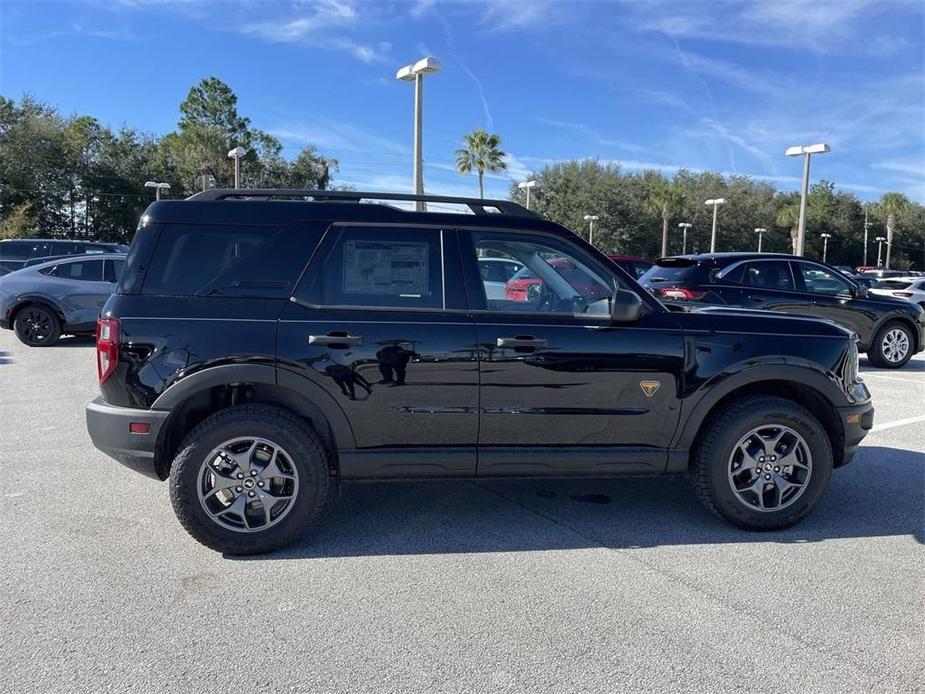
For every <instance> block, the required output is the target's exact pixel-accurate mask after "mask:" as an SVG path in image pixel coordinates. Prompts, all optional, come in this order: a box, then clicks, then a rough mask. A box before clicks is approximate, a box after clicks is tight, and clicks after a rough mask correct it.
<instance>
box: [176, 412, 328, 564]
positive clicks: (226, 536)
mask: <svg viewBox="0 0 925 694" xmlns="http://www.w3.org/2000/svg"><path fill="white" fill-rule="evenodd" d="M247 436H255V437H260V438H264V439H267V440H269V441H272V442H274V443H275V444H277V445H279V446H280V447H282V448H283V449H285V451H286V452H287V453H288V454H289V457H290V458H291V460H292V465H293V466H294V468H295V469H296V472H297V473H298V480H299V482H298V490H297V493H296V495H295V498H294V500H293V501H292V502H291V503H292V508H291V509H289V511H288V512H287V514H286V515H285V517H284V518H282V519H281V520H280V521H279V522H278V523H277V524H276V525H273V526H271V527H269V528H267V529H266V530H262V531H261V530H257V531H251V532H235V531H234V530H229V529H227V528H225V527H223V526H222V525H221V524H219V523H218V522H216V521H214V520H212V519H211V518H210V516H209V515H208V513H207V512H206V510H205V508H203V503H202V502H200V500H199V495H198V493H197V485H198V483H199V472H200V468H201V466H202V464H203V463H204V461H205V459H206V457H207V456H209V454H210V453H211V452H212V451H213V450H214V449H215V448H216V447H217V446H219V445H221V444H223V443H224V442H226V441H229V440H231V439H234V438H237V437H247ZM328 469H329V468H328V455H327V453H326V451H325V448H324V446H323V445H322V443H321V440H320V439H319V437H318V435H317V434H316V433H315V432H314V431H312V429H311V428H310V427H309V426H308V425H307V424H306V423H305V422H304V421H303V420H301V419H300V418H299V417H297V416H295V415H294V414H293V413H292V412H290V411H289V410H285V409H282V408H279V407H273V406H270V405H238V406H235V407H230V408H227V409H224V410H221V411H220V412H216V413H215V414H213V415H212V416H211V417H208V418H207V419H206V420H204V421H203V422H201V423H200V424H199V425H198V426H196V427H195V428H194V429H193V430H192V431H191V432H190V433H189V434H188V435H187V437H186V439H185V440H184V441H183V443H182V444H181V445H180V448H179V452H178V453H177V455H176V457H175V458H174V460H173V465H172V467H171V471H170V500H171V503H172V504H173V509H174V512H175V513H176V515H177V518H178V519H179V520H180V523H181V524H182V525H183V527H184V528H186V530H187V532H189V534H190V535H192V536H193V537H194V538H195V539H196V540H198V541H199V542H201V543H202V544H204V545H205V546H206V547H209V548H210V549H214V550H215V551H217V552H223V553H226V554H237V555H246V554H263V553H266V552H272V551H274V550H277V549H280V548H282V547H285V546H286V545H288V544H290V543H292V542H294V541H295V540H297V539H298V538H299V537H301V536H302V534H303V533H304V532H305V531H306V530H307V529H308V527H309V526H310V525H311V523H312V521H313V520H314V519H315V518H316V517H317V516H318V514H319V513H320V512H321V510H322V509H323V508H324V505H325V501H326V499H327V496H328V486H329V483H330V478H329V473H328Z"/></svg>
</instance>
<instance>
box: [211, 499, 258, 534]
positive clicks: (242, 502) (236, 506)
mask: <svg viewBox="0 0 925 694" xmlns="http://www.w3.org/2000/svg"><path fill="white" fill-rule="evenodd" d="M229 513H235V514H237V515H239V516H241V523H243V524H244V527H245V529H248V530H249V529H250V525H249V524H248V522H247V495H246V494H243V493H242V494H238V496H237V498H235V500H234V501H233V502H232V503H231V505H230V506H228V507H226V508H223V509H222V510H221V511H219V512H218V513H212V514H209V515H211V516H212V517H213V518H222V517H223V516H226V515H228V514H229Z"/></svg>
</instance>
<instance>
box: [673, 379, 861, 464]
mask: <svg viewBox="0 0 925 694" xmlns="http://www.w3.org/2000/svg"><path fill="white" fill-rule="evenodd" d="M767 381H777V382H787V383H793V384H796V385H799V386H802V387H805V388H811V389H813V390H815V391H816V392H818V393H819V394H820V395H821V396H822V397H823V398H824V399H825V400H826V401H827V402H828V403H829V404H830V405H831V406H832V407H833V408H834V407H840V406H846V405H851V404H853V403H852V402H851V401H850V400H848V396H847V395H846V394H845V393H843V392H842V390H841V387H840V386H839V384H838V383H837V382H836V381H835V380H833V379H832V378H830V377H829V376H827V375H826V374H825V373H824V372H822V371H820V370H819V369H815V368H812V367H809V366H803V365H796V364H792V365H791V364H758V365H755V366H744V368H741V369H740V370H738V371H735V372H733V373H726V374H719V375H717V376H715V377H713V378H712V379H710V380H709V381H707V382H706V383H704V384H703V385H702V386H700V388H699V389H698V391H699V392H700V393H701V394H700V396H699V397H697V396H696V394H694V395H692V396H691V398H692V399H693V400H694V402H693V404H692V406H691V409H690V411H689V412H687V413H686V414H682V422H683V423H682V426H681V427H680V428H679V430H678V433H677V434H676V436H675V440H674V442H673V443H672V446H671V448H677V449H683V450H689V449H690V447H691V446H692V445H693V444H694V439H696V437H697V434H698V433H699V432H700V430H701V428H702V426H703V424H704V421H705V420H706V418H707V415H708V414H709V412H710V411H711V410H712V409H713V408H714V407H715V406H716V404H717V403H719V402H720V401H721V400H722V399H723V398H725V397H726V396H727V395H729V394H730V393H732V392H734V391H735V390H738V389H739V388H743V387H746V386H753V385H755V384H757V383H761V382H767Z"/></svg>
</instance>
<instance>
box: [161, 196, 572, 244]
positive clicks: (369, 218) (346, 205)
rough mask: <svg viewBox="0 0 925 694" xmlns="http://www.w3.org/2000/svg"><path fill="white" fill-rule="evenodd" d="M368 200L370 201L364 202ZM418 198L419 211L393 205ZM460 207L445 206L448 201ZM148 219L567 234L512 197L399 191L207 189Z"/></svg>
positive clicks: (164, 205)
mask: <svg viewBox="0 0 925 694" xmlns="http://www.w3.org/2000/svg"><path fill="white" fill-rule="evenodd" d="M364 201H370V202H364ZM372 201H386V203H389V202H399V203H405V204H407V203H409V202H415V201H420V202H422V203H424V204H425V205H426V206H428V209H427V211H423V212H419V211H414V210H410V209H402V208H401V207H398V206H396V205H395V204H375V203H374V202H372ZM451 205H452V206H455V207H456V208H457V209H462V210H463V212H462V213H460V212H459V211H448V207H449V206H451ZM145 217H146V218H147V219H146V221H148V222H153V223H163V222H167V223H171V222H173V223H187V224H210V223H212V224H254V225H279V224H287V223H293V222H298V221H313V220H318V221H342V222H369V223H377V222H378V223H383V222H386V223H388V222H391V223H404V224H426V225H428V226H434V225H437V226H455V227H461V226H466V227H493V228H517V229H524V228H529V229H534V230H537V231H540V230H543V231H553V232H558V233H563V232H564V233H569V234H571V232H568V231H567V230H566V229H565V228H564V227H561V226H560V225H558V224H556V223H554V222H550V221H548V220H545V219H543V218H541V217H539V216H537V215H536V214H535V213H533V212H531V211H530V210H528V209H527V208H525V207H523V206H522V205H519V204H517V203H515V202H511V201H510V200H489V199H484V200H483V199H480V198H459V197H447V196H436V195H423V196H418V195H405V194H401V193H364V192H354V191H328V190H320V191H319V190H301V189H269V190H246V189H241V190H220V189H216V190H208V191H204V192H202V193H198V194H196V195H193V196H192V197H190V198H187V199H185V200H159V201H156V202H153V203H151V205H149V206H148V209H147V210H145Z"/></svg>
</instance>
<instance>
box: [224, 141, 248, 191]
mask: <svg viewBox="0 0 925 694" xmlns="http://www.w3.org/2000/svg"><path fill="white" fill-rule="evenodd" d="M245 154H247V150H246V149H244V148H243V147H235V148H234V149H233V150H231V151H230V152H228V158H229V159H234V187H235V190H237V189H238V188H240V187H241V157H243V156H244V155H245Z"/></svg>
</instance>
